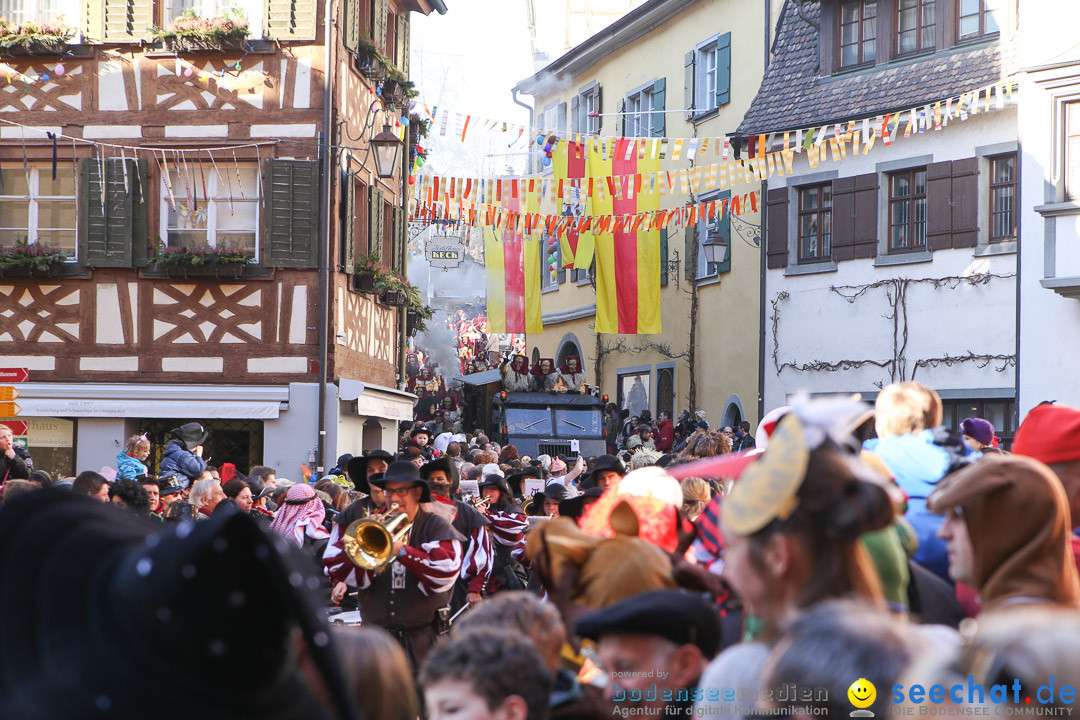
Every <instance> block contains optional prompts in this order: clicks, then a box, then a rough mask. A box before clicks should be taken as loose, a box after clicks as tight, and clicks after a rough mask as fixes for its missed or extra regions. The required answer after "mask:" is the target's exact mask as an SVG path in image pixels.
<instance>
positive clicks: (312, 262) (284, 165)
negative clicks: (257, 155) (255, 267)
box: [262, 158, 319, 268]
mask: <svg viewBox="0 0 1080 720" xmlns="http://www.w3.org/2000/svg"><path fill="white" fill-rule="evenodd" d="M263 217H264V218H265V225H264V228H265V231H266V232H265V236H264V238H263V243H262V247H263V255H262V256H263V258H264V263H263V264H265V265H266V266H268V267H296V268H313V267H315V266H316V262H317V260H318V238H319V162H318V161H317V160H277V159H274V158H271V159H269V160H267V161H266V162H265V164H264V168H263Z"/></svg>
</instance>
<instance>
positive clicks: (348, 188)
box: [341, 172, 356, 274]
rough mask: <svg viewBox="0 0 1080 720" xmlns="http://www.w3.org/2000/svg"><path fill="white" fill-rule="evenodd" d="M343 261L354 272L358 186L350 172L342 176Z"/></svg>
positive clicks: (348, 270) (349, 270)
mask: <svg viewBox="0 0 1080 720" xmlns="http://www.w3.org/2000/svg"><path fill="white" fill-rule="evenodd" d="M341 206H342V216H341V261H342V264H343V265H344V266H345V272H346V273H349V274H352V272H353V266H354V265H355V263H356V187H355V185H354V183H353V177H352V175H351V174H349V173H348V172H345V173H342V177H341Z"/></svg>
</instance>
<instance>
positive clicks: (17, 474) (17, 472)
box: [0, 453, 30, 483]
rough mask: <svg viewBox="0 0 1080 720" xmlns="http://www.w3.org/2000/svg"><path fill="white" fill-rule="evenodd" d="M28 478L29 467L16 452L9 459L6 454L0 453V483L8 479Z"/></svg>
mask: <svg viewBox="0 0 1080 720" xmlns="http://www.w3.org/2000/svg"><path fill="white" fill-rule="evenodd" d="M29 479H30V468H28V467H27V466H26V461H25V460H23V459H22V458H21V457H19V455H18V453H16V454H15V457H13V458H11V459H10V460H9V459H8V457H7V455H3V454H0V483H2V482H7V481H8V480H29Z"/></svg>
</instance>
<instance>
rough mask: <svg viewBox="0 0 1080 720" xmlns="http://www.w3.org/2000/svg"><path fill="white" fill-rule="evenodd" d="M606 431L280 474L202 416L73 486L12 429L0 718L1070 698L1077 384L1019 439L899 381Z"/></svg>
mask: <svg viewBox="0 0 1080 720" xmlns="http://www.w3.org/2000/svg"><path fill="white" fill-rule="evenodd" d="M606 429H607V431H608V434H607V437H608V441H609V449H610V450H612V452H611V453H609V454H606V455H601V456H599V457H590V458H583V457H550V456H546V455H540V456H538V457H528V456H522V455H521V454H519V452H518V450H517V449H516V448H515V447H514V446H512V445H505V446H500V445H499V444H498V443H496V442H493V441H492V440H491V439H490V438H488V437H486V436H485V435H484V434H483V433H479V432H474V433H467V432H466V433H462V432H455V430H456V428H454V427H453V426H452V425H450V424H448V425H446V426H444V427H443V428H442V430H443V431H442V432H440V433H438V434H437V435H434V436H433V433H432V431H431V430H430V429H429V428H428V427H427V426H426V425H425V424H424V423H420V422H417V423H415V424H412V425H410V426H409V427H407V428H404V432H403V433H402V435H401V438H400V442H399V445H398V447H395V448H386V449H370V450H368V451H367V452H366V453H364V454H360V455H357V456H355V457H353V456H351V455H343V456H342V457H341V458H339V459H338V462H337V466H336V467H335V468H333V469H332V470H331V471H330V472H328V473H327V474H326V475H325V476H324V477H323V478H321V479H319V480H318V481H317V482H314V483H313V484H309V483H297V484H292V483H288V482H287V481H284V480H282V479H278V478H276V477H275V475H276V473H275V472H274V471H273V469H271V468H266V467H255V468H250V469H249V470H248V472H247V474H246V475H241V474H239V473H237V471H236V468H231V467H230V468H217V469H212V468H208V467H206V464H205V462H203V461H202V460H201V452H200V447H201V444H202V443H203V442H205V440H206V436H205V430H204V429H203V428H202V427H201V426H199V425H197V424H195V423H191V424H188V425H184V426H181V427H179V428H177V429H176V430H175V431H173V436H174V439H173V440H172V442H170V448H172V449H173V451H172V453H171V454H170V453H169V452H167V453H166V462H168V466H166V463H164V462H163V463H162V467H161V469H160V472H159V474H158V476H157V477H154V478H152V477H151V475H150V474H148V472H147V470H148V469H147V468H146V466H145V465H144V464H143V463H144V461H145V459H146V452H147V450H148V445H147V444H146V443H145V442H144V441H145V438H141V437H134V438H132V439H131V441H130V442H129V443H128V446H127V448H126V449H125V451H124V453H123V454H124V455H125V456H126V457H122V458H118V463H117V465H118V468H117V471H118V472H117V476H116V478H115V479H113V480H112V481H110V480H109V479H108V478H105V477H103V476H102V475H101V474H100V473H94V472H84V473H82V474H80V475H79V476H78V477H77V478H75V479H74V481H72V482H70V483H64V485H65V486H67V492H61V491H59V490H57V489H56V488H46V487H45V486H48V485H50V484H54V483H52V482H51V481H50V480H49V479H48V478H47V477H46V478H41V477H37V478H36V479H35V477H34V474H31V473H30V472H28V468H27V467H26V463H25V461H23V460H22V459H21V458H20V456H19V455H17V454H16V453H15V452H14V450H13V446H12V442H11V433H10V430H8V429H7V428H5V427H3V426H0V476H2V477H3V478H4V484H3V488H2V491H0V502H2V505H0V554H2V556H3V559H2V561H0V716H2V717H28V718H36V717H48V718H52V717H56V718H60V717H65V718H67V717H79V718H81V717H91V716H93V717H128V716H137V715H138V713H135V714H134V715H132V714H130V713H131V709H132V708H138V707H140V705H139V704H140V703H153V706H154V707H155V708H160V709H161V712H160V713H155V716H160V717H173V716H174V715H175V716H176V717H180V715H181V713H183V714H184V715H185V716H186V715H189V714H191V713H193V712H198V713H206V714H209V716H211V717H275V718H294V717H296V718H300V717H304V718H307V717H313V718H323V717H325V718H354V717H363V718H380V719H381V718H387V719H396V718H401V719H402V720H406V719H409V720H411V719H413V718H417V717H428V718H437V719H440V720H442V719H444V718H477V719H484V718H500V719H516V720H544V719H546V718H600V717H611V716H613V715H617V716H623V717H625V716H629V715H657V716H676V717H678V716H683V717H688V716H703V715H713V714H717V715H719V714H724V715H730V716H733V717H758V716H766V715H768V716H775V715H791V716H797V717H802V718H813V717H817V716H822V715H826V716H836V717H840V716H842V717H849V716H855V717H860V716H862V717H870V716H871V714H872V716H873V717H884V716H886V715H890V714H897V713H906V712H907V711H908V709H910V714H913V715H914V714H919V712H920V711H919V710H916V709H914V708H918V707H920V706H923V707H925V703H928V702H933V704H934V705H936V706H938V707H941V708H945V709H948V708H952V709H953V710H954V711H955V712H952V713H951V714H960V713H962V712H969V711H970V710H971V708H975V712H972V714H982V713H979V712H977V711H978V709H979V708H982V709H984V710H985V709H986V708H992V707H994V706H997V708H998V709H997V710H989V711H987V712H986V713H985V714H1006V713H1005V710H1006V709H1007V710H1009V711H1010V712H1009V713H1008V714H1050V715H1060V714H1067V711H1068V712H1071V705H1072V703H1073V702H1074V701H1075V688H1076V685H1077V683H1080V622H1078V620H1077V618H1078V617H1080V615H1078V613H1077V610H1080V573H1078V560H1077V558H1078V557H1080V546H1078V543H1080V540H1078V538H1077V535H1076V534H1075V532H1074V529H1075V528H1077V527H1078V526H1080V410H1077V409H1074V408H1071V407H1067V406H1063V405H1055V404H1049V403H1046V404H1042V405H1039V406H1037V407H1035V408H1034V409H1032V410H1031V411H1030V413H1029V414H1028V415H1027V417H1026V418H1024V419H1023V422H1022V424H1021V425H1020V427H1019V430H1018V431H1017V433H1016V435H1015V438H1014V440H1013V443H1012V445H1011V447H1010V448H1009V450H1010V451H1009V452H1006V451H1005V450H1004V449H1003V448H1002V447H1000V445H1001V443H1000V442H999V441H998V440H997V438H996V437H995V434H994V428H993V427H992V426H991V425H990V423H988V422H987V421H986V420H983V419H980V418H969V419H967V420H965V421H964V422H963V423H962V425H961V427H960V428H957V429H956V430H953V429H950V428H947V427H945V426H943V425H942V403H941V399H940V397H939V396H938V395H937V393H936V392H934V390H932V389H931V388H928V387H926V386H924V385H921V384H919V383H916V382H905V383H897V384H893V385H888V386H886V387H885V388H883V390H882V391H881V393H880V394H879V395H878V397H877V399H876V402H875V404H874V405H873V406H871V405H868V404H865V403H862V402H859V401H858V400H857V399H855V398H845V399H837V398H834V399H827V400H813V401H811V400H800V401H796V402H794V403H793V404H792V405H791V406H786V407H783V408H776V409H774V410H772V411H771V412H769V413H768V414H767V415H766V416H765V417H764V418H763V419H762V421H761V423H760V424H759V425H758V427H757V428H756V429H755V431H754V433H753V434H751V433H750V428H749V426H747V425H742V424H740V425H739V426H738V427H723V428H721V429H720V430H712V429H710V428H709V426H708V422H707V420H706V418H705V417H704V416H699V415H695V414H689V413H682V414H680V415H679V417H678V418H676V419H675V420H674V421H673V420H672V418H670V417H667V416H666V415H665V414H663V413H659V414H658V416H657V421H656V423H655V425H654V423H653V422H652V418H651V417H650V416H648V415H647V412H641V413H639V414H638V415H637V416H635V417H630V416H621V415H620V413H618V412H616V411H614V410H613V409H609V411H608V426H607V428H606ZM215 473H216V475H215ZM129 477H130V479H129ZM222 482H224V484H222ZM42 488H45V489H42ZM95 500H100V501H101V502H94V501H95ZM106 503H108V504H110V505H112V507H108V506H107V505H106ZM177 507H180V508H184V509H182V510H176V509H175V508H177ZM139 516H142V517H141V518H140V517H139ZM172 521H176V523H175V525H173V524H171V523H172ZM53 593H59V594H62V595H63V596H64V598H65V600H64V602H66V605H60V604H58V603H60V602H61V601H59V600H56V599H53ZM73 599H74V600H75V602H74V604H75V605H77V606H78V607H76V608H72V607H71V604H72V600H73ZM60 607H65V608H66V609H67V612H66V613H63V612H57V608H60ZM328 617H329V618H331V619H332V620H331V621H330V622H328V620H327V618H328ZM346 618H348V621H346V622H339V620H343V619H346ZM357 626H359V627H357ZM59 657H63V658H64V659H65V661H64V662H65V672H64V673H63V674H62V675H57V674H54V673H50V672H48V671H47V670H48V669H49V668H53V667H56V666H57V665H56V663H57V662H58V658H59ZM139 667H143V668H147V667H153V668H155V672H158V673H159V674H161V673H166V674H170V676H171V677H174V678H182V681H181V682H180V683H179V684H177V683H140V682H132V681H131V679H130V677H129V676H128V675H125V674H124V670H125V669H135V668H139ZM174 673H175V674H174ZM1044 686H1045V687H1044ZM60 688H62V689H63V691H64V692H62V693H60V692H57V690H58V689H60ZM867 688H869V690H867ZM875 688H876V692H875V691H874V689H875ZM935 688H936V690H935ZM956 688H960V690H957V689H956ZM998 688H1005V690H1003V691H1001V692H998V691H997V689H998ZM1045 688H1049V692H1048V694H1047V693H1046V692H1044V689H1045ZM976 689H978V692H977V693H976V692H975V690H976ZM1014 690H1015V692H1014ZM181 698H182V700H183V702H180V700H181ZM928 698H932V700H928ZM901 706H903V709H899V708H901ZM958 706H965V708H964V709H958ZM1033 710H1039V711H1040V712H1033ZM1013 711H1014V712H1013ZM854 712H860V713H862V715H856V714H854ZM125 713H128V714H125Z"/></svg>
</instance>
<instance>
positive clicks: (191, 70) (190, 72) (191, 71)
mask: <svg viewBox="0 0 1080 720" xmlns="http://www.w3.org/2000/svg"><path fill="white" fill-rule="evenodd" d="M194 74H195V68H193V67H190V66H189V67H187V68H184V75H186V76H187V77H191V76H192V75H194Z"/></svg>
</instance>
